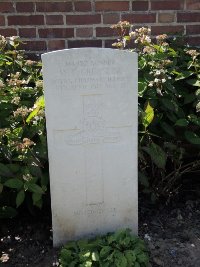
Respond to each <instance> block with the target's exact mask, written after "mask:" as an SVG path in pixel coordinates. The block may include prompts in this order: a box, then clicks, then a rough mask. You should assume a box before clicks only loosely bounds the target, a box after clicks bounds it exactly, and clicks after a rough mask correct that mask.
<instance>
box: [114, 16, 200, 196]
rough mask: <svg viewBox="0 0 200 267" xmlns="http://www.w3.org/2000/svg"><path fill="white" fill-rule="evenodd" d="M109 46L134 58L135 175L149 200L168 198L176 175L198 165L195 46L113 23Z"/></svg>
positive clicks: (198, 55) (177, 183)
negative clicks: (113, 35)
mask: <svg viewBox="0 0 200 267" xmlns="http://www.w3.org/2000/svg"><path fill="white" fill-rule="evenodd" d="M112 28H113V29H114V30H117V32H118V34H119V39H118V42H116V43H114V44H113V45H114V46H115V47H117V48H119V49H129V50H130V51H133V52H137V53H138V57H139V84H138V86H139V92H138V96H139V178H140V183H141V184H142V185H143V188H144V192H146V193H151V197H152V200H155V199H156V198H158V197H164V198H165V199H166V198H169V197H170V196H172V195H173V194H174V193H175V192H177V190H178V189H179V188H180V187H181V177H182V176H183V175H184V174H186V173H194V172H195V171H199V170H200V153H199V151H200V150H199V149H200V51H198V50H197V49H191V48H189V47H188V46H182V45H180V44H179V40H178V38H176V40H173V39H172V38H169V37H168V36H167V35H166V34H162V35H159V36H157V37H156V38H155V39H154V40H152V39H151V37H150V29H148V28H144V27H142V28H140V29H135V30H134V31H130V29H131V25H130V23H129V22H127V21H124V22H119V23H118V24H116V25H113V27H112Z"/></svg>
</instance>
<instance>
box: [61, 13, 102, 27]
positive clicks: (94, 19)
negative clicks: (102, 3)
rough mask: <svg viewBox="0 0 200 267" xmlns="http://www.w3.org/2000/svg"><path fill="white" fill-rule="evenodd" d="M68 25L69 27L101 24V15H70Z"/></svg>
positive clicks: (67, 20) (67, 17) (67, 18)
mask: <svg viewBox="0 0 200 267" xmlns="http://www.w3.org/2000/svg"><path fill="white" fill-rule="evenodd" d="M66 23H67V24H69V25H85V24H98V23H101V15H100V14H95V15H68V16H66Z"/></svg>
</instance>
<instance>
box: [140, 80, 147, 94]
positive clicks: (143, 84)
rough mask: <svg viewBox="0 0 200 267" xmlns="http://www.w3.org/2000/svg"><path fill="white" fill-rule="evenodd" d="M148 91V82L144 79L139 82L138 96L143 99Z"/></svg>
mask: <svg viewBox="0 0 200 267" xmlns="http://www.w3.org/2000/svg"><path fill="white" fill-rule="evenodd" d="M146 90H147V82H146V81H145V80H144V79H139V81H138V95H139V97H142V96H143V94H144V92H145V91H146Z"/></svg>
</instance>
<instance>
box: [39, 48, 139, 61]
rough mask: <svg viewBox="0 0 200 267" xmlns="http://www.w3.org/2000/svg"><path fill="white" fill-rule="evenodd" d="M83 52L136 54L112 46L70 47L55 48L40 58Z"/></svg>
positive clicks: (94, 53) (92, 53) (135, 54)
mask: <svg viewBox="0 0 200 267" xmlns="http://www.w3.org/2000/svg"><path fill="white" fill-rule="evenodd" d="M83 51H84V53H85V54H91V55H92V56H93V55H96V54H101V53H104V54H110V55H112V56H113V55H114V54H116V55H119V54H124V53H126V54H127V53H131V54H132V55H133V56H137V53H136V52H131V51H128V50H119V49H113V48H97V47H82V48H71V49H62V50H56V51H51V52H47V53H44V54H42V59H44V58H46V57H51V56H56V55H63V54H68V53H69V54H78V53H83Z"/></svg>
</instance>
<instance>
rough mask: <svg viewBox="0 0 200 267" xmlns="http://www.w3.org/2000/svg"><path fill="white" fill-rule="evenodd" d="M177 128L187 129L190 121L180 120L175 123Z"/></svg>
mask: <svg viewBox="0 0 200 267" xmlns="http://www.w3.org/2000/svg"><path fill="white" fill-rule="evenodd" d="M175 125H176V126H181V127H186V126H187V125H188V121H187V120H186V119H179V120H177V122H176V123H175Z"/></svg>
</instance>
